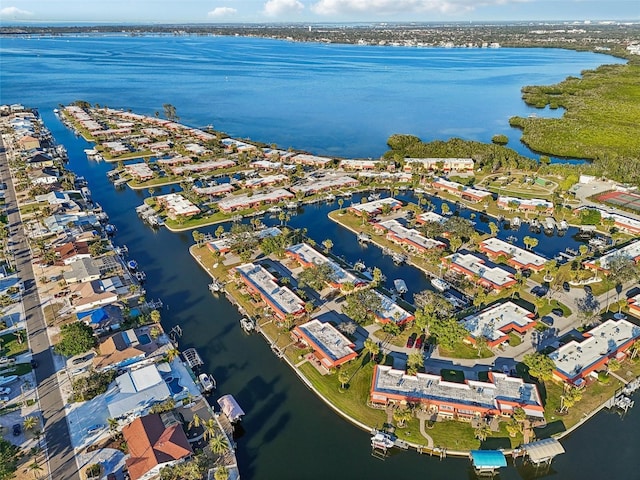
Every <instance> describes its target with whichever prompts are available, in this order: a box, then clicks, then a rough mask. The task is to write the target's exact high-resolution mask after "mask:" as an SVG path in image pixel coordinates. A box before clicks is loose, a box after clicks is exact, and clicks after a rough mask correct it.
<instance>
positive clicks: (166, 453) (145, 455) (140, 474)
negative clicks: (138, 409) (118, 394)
mask: <svg viewBox="0 0 640 480" xmlns="http://www.w3.org/2000/svg"><path fill="white" fill-rule="evenodd" d="M122 435H123V437H124V440H125V442H126V444H127V449H128V451H129V455H128V458H127V460H126V464H127V471H128V472H129V477H130V478H131V480H147V479H151V478H156V477H158V475H159V473H160V470H161V469H162V468H164V467H168V466H171V465H175V464H176V463H178V462H182V461H184V460H185V459H187V458H189V457H191V456H192V455H193V449H192V448H191V444H190V443H189V440H188V439H187V436H186V435H185V433H184V430H183V428H182V422H181V421H180V420H179V419H178V418H177V416H176V415H175V414H173V412H167V413H163V414H158V413H154V414H151V415H146V416H144V417H140V418H136V419H135V420H134V421H133V422H131V423H130V424H129V425H126V426H124V427H123V428H122Z"/></svg>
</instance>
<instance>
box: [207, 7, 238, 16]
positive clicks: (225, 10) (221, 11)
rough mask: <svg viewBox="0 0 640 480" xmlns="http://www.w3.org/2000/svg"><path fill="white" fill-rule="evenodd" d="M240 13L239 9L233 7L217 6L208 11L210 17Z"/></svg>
mask: <svg viewBox="0 0 640 480" xmlns="http://www.w3.org/2000/svg"><path fill="white" fill-rule="evenodd" d="M236 13H238V10H236V9H235V8H231V7H216V8H214V9H213V10H211V11H210V12H209V13H207V16H208V17H213V18H219V17H229V16H231V15H235V14H236Z"/></svg>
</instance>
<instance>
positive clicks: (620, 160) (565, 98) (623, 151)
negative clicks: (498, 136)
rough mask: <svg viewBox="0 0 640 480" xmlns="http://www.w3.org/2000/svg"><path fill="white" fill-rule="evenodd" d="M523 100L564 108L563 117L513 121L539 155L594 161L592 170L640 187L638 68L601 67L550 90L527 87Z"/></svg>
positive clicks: (620, 66)
mask: <svg viewBox="0 0 640 480" xmlns="http://www.w3.org/2000/svg"><path fill="white" fill-rule="evenodd" d="M522 92H523V98H524V101H525V102H526V103H527V104H529V105H533V106H535V107H538V108H543V107H545V106H547V105H548V106H551V107H554V106H555V107H563V108H565V109H566V110H567V111H566V112H565V114H564V116H563V117H562V118H560V119H551V118H522V117H513V118H511V120H510V123H511V125H512V126H515V127H518V128H521V129H522V130H523V136H522V141H523V142H524V143H526V144H527V145H528V146H529V147H530V148H532V149H533V150H535V151H539V152H544V153H547V154H549V155H557V156H563V157H574V158H587V159H592V160H595V164H594V165H593V166H594V170H595V171H596V172H597V173H598V174H601V175H606V176H607V177H608V178H612V179H614V180H618V181H625V182H633V183H635V184H639V183H640V159H639V158H638V156H637V152H638V150H640V137H639V136H638V134H637V119H638V118H640V65H638V64H634V63H629V64H627V65H603V66H601V67H599V68H597V69H596V70H588V71H584V72H582V77H581V78H576V77H569V78H567V79H566V80H564V81H562V82H560V83H558V84H556V85H550V86H527V87H524V88H523V89H522Z"/></svg>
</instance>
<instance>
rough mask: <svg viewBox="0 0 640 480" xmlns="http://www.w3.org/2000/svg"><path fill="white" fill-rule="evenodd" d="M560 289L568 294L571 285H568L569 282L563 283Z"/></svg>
mask: <svg viewBox="0 0 640 480" xmlns="http://www.w3.org/2000/svg"><path fill="white" fill-rule="evenodd" d="M562 289H563V290H564V291H565V292H570V291H571V285H569V282H564V283H563V284H562Z"/></svg>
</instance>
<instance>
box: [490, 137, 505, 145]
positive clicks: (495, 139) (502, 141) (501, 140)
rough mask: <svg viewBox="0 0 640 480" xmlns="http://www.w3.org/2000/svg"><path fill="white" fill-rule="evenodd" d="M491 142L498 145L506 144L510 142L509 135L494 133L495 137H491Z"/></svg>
mask: <svg viewBox="0 0 640 480" xmlns="http://www.w3.org/2000/svg"><path fill="white" fill-rule="evenodd" d="M491 142H492V143H495V144H496V145H506V144H507V143H509V137H507V136H506V135H501V134H500V135H494V136H493V137H491Z"/></svg>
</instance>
